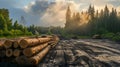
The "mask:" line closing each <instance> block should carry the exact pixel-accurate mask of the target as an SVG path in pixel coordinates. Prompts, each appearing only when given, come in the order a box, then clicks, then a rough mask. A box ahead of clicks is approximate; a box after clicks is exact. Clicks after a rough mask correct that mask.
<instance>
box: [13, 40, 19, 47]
mask: <svg viewBox="0 0 120 67" xmlns="http://www.w3.org/2000/svg"><path fill="white" fill-rule="evenodd" d="M19 44H20V40H16V41H14V44H13V47H14V48H18V47H19Z"/></svg>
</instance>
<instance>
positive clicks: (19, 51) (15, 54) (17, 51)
mask: <svg viewBox="0 0 120 67" xmlns="http://www.w3.org/2000/svg"><path fill="white" fill-rule="evenodd" d="M20 53H21V50H19V49H15V50H14V52H13V56H15V57H18V56H20Z"/></svg>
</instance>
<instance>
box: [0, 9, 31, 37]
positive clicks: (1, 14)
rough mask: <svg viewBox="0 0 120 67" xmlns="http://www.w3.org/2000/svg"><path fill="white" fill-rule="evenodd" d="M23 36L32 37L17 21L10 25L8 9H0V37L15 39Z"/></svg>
mask: <svg viewBox="0 0 120 67" xmlns="http://www.w3.org/2000/svg"><path fill="white" fill-rule="evenodd" d="M23 35H32V33H31V32H28V30H27V28H26V27H24V28H23V26H22V25H20V24H19V23H18V22H17V21H15V22H14V24H13V25H12V19H10V17H9V11H8V9H4V8H3V9H0V36H2V37H4V36H5V37H8V36H11V37H15V36H23Z"/></svg>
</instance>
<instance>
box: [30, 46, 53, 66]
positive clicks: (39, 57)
mask: <svg viewBox="0 0 120 67" xmlns="http://www.w3.org/2000/svg"><path fill="white" fill-rule="evenodd" d="M50 48H51V46H50V45H49V46H47V47H46V48H45V49H44V50H42V51H41V52H39V53H38V54H36V55H35V56H33V57H31V58H29V59H28V60H29V62H30V64H38V63H39V62H40V61H41V60H42V59H43V57H44V56H45V55H46V54H47V53H48V51H49V50H50Z"/></svg>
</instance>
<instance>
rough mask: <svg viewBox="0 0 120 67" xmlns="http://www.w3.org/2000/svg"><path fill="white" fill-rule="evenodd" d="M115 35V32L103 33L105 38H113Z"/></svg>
mask: <svg viewBox="0 0 120 67" xmlns="http://www.w3.org/2000/svg"><path fill="white" fill-rule="evenodd" d="M114 36H115V34H114V33H106V34H102V37H103V38H107V39H112V38H113V37H114Z"/></svg>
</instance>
